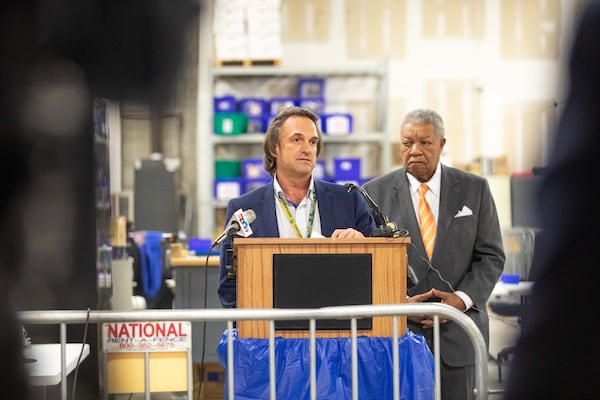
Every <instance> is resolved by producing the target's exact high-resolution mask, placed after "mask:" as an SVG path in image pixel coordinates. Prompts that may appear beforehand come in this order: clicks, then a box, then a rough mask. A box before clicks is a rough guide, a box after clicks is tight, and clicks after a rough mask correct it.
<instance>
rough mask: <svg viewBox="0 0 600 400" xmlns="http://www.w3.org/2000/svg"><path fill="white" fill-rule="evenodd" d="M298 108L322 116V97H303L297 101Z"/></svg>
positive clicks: (323, 107)
mask: <svg viewBox="0 0 600 400" xmlns="http://www.w3.org/2000/svg"><path fill="white" fill-rule="evenodd" d="M298 106H300V107H302V108H306V109H307V110H310V111H312V112H314V113H315V114H322V113H323V112H325V99H324V98H322V97H303V98H300V99H299V100H298Z"/></svg>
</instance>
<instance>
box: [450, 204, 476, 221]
mask: <svg viewBox="0 0 600 400" xmlns="http://www.w3.org/2000/svg"><path fill="white" fill-rule="evenodd" d="M469 215H473V211H471V209H470V208H469V207H467V206H463V208H462V209H461V210H460V211H459V212H457V213H456V215H455V216H454V218H459V217H466V216H469Z"/></svg>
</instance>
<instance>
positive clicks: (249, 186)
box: [244, 176, 271, 193]
mask: <svg viewBox="0 0 600 400" xmlns="http://www.w3.org/2000/svg"><path fill="white" fill-rule="evenodd" d="M269 182H271V177H270V176H269V178H257V179H246V180H245V183H244V193H247V192H251V191H253V190H254V189H258V188H259V187H263V186H265V185H266V184H267V183H269Z"/></svg>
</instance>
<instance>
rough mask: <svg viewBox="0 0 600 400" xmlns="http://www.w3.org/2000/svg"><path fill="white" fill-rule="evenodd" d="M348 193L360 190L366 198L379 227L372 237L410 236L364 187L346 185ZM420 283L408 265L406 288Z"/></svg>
mask: <svg viewBox="0 0 600 400" xmlns="http://www.w3.org/2000/svg"><path fill="white" fill-rule="evenodd" d="M344 186H345V187H346V190H347V191H348V192H351V191H353V190H358V191H359V192H360V194H362V196H363V197H364V199H365V201H366V202H367V205H368V206H369V211H370V212H371V215H372V216H373V219H374V220H375V224H376V225H377V230H375V232H373V233H371V237H400V236H408V231H407V230H406V229H400V228H398V226H397V225H396V223H395V222H391V221H390V219H389V217H388V216H387V215H385V214H384V213H383V211H381V208H379V206H378V205H377V203H375V201H373V199H372V198H371V196H369V193H367V191H366V190H365V189H364V188H363V187H362V186H357V185H355V184H354V183H346V184H345V185H344ZM417 283H419V278H417V274H416V273H415V270H414V269H413V267H412V266H411V265H408V264H407V265H406V286H407V287H408V289H410V288H411V287H413V286H415V285H416V284H417Z"/></svg>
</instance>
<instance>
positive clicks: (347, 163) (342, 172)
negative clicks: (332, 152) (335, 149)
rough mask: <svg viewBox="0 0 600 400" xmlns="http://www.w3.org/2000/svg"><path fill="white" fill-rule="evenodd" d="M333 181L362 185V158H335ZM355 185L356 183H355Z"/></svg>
mask: <svg viewBox="0 0 600 400" xmlns="http://www.w3.org/2000/svg"><path fill="white" fill-rule="evenodd" d="M333 171H334V172H333V179H334V181H339V180H351V181H357V182H358V184H359V185H360V158H337V157H336V158H334V159H333ZM353 183H354V182H353Z"/></svg>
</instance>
